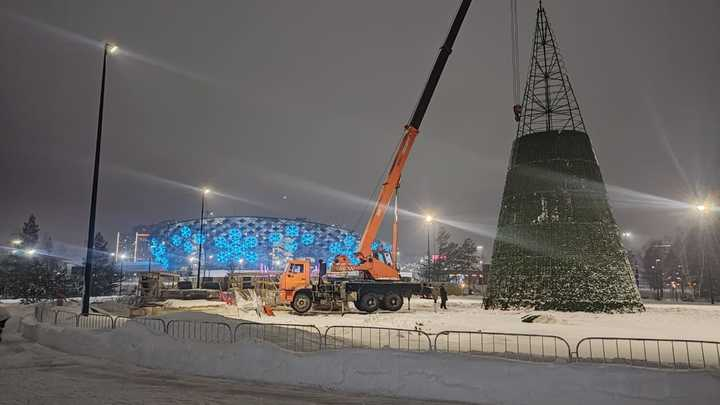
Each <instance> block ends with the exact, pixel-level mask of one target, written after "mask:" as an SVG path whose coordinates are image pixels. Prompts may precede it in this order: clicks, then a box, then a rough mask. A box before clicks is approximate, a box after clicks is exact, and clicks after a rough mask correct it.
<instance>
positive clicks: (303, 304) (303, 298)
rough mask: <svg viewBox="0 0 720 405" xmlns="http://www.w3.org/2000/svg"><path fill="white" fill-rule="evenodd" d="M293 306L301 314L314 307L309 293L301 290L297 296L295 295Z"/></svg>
mask: <svg viewBox="0 0 720 405" xmlns="http://www.w3.org/2000/svg"><path fill="white" fill-rule="evenodd" d="M291 306H292V309H294V310H295V312H297V313H299V314H304V313H305V312H307V311H309V310H310V307H312V300H311V299H310V296H309V295H308V294H307V293H304V292H300V293H297V294H295V297H293V301H292V304H291Z"/></svg>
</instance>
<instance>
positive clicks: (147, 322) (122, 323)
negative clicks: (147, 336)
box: [114, 316, 166, 333]
mask: <svg viewBox="0 0 720 405" xmlns="http://www.w3.org/2000/svg"><path fill="white" fill-rule="evenodd" d="M131 322H135V323H138V324H140V325H143V326H145V327H146V328H148V329H150V330H153V331H156V332H161V333H166V327H165V320H163V319H160V318H145V317H139V318H128V317H126V316H118V317H116V318H115V325H114V328H115V329H119V328H124V327H126V326H127V325H128V324H129V323H131Z"/></svg>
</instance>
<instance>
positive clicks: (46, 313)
mask: <svg viewBox="0 0 720 405" xmlns="http://www.w3.org/2000/svg"><path fill="white" fill-rule="evenodd" d="M54 316H55V315H54V314H53V313H52V311H51V309H50V306H48V305H44V304H40V305H37V306H35V319H37V320H38V322H49V321H50V319H51V317H52V319H53V322H54Z"/></svg>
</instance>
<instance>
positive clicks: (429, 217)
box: [425, 214, 433, 276]
mask: <svg viewBox="0 0 720 405" xmlns="http://www.w3.org/2000/svg"><path fill="white" fill-rule="evenodd" d="M432 222H433V216H432V215H430V214H428V215H425V225H426V228H427V261H426V262H425V270H426V275H427V276H429V275H430V264H431V262H432V257H431V256H430V226H432Z"/></svg>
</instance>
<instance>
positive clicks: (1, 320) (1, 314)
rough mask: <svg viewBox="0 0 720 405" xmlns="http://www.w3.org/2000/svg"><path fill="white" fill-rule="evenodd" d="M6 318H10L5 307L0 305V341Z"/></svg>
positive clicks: (0, 340)
mask: <svg viewBox="0 0 720 405" xmlns="http://www.w3.org/2000/svg"><path fill="white" fill-rule="evenodd" d="M8 319H10V313H9V312H8V311H7V310H6V309H5V308H2V307H0V342H2V331H3V328H4V327H5V322H7V320H8Z"/></svg>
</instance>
